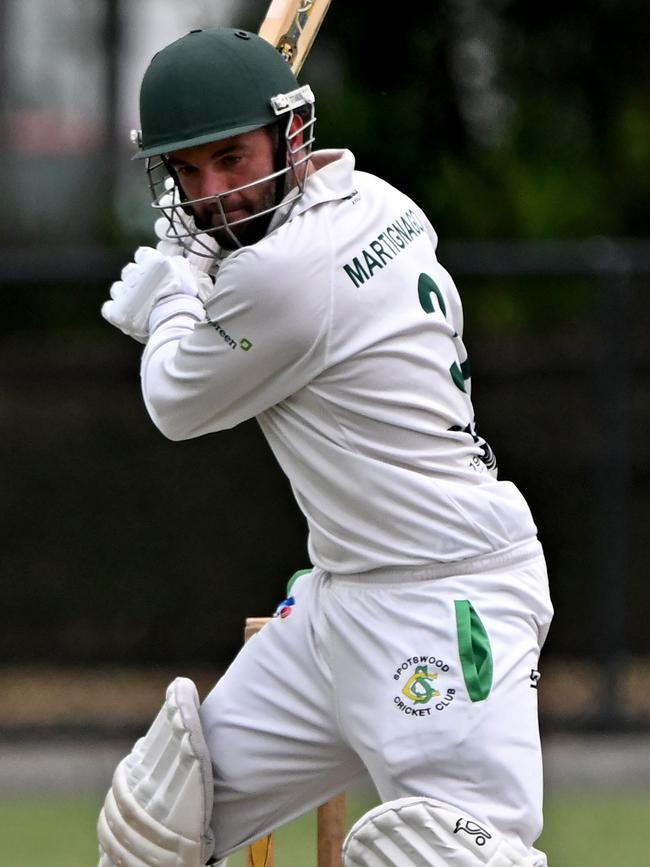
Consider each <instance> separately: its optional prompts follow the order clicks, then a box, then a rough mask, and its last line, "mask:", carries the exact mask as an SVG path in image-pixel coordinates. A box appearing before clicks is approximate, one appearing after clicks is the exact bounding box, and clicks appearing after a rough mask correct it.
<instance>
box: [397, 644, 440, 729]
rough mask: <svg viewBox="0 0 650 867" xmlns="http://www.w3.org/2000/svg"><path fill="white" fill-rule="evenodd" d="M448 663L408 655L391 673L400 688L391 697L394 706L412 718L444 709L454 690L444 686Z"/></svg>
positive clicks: (427, 657) (436, 658)
mask: <svg viewBox="0 0 650 867" xmlns="http://www.w3.org/2000/svg"><path fill="white" fill-rule="evenodd" d="M447 674H449V666H448V665H447V663H446V662H445V661H444V659H439V658H438V657H437V656H431V655H428V654H427V655H422V656H409V657H408V659H405V660H404V661H403V662H401V663H400V664H399V665H398V666H397V668H396V670H395V673H394V674H393V680H394V681H396V683H397V684H398V685H399V687H400V691H399V694H398V695H396V696H395V698H394V699H393V703H394V705H395V708H396V709H397V710H398V711H400V712H401V713H403V714H406V715H407V716H412V717H423V716H431V714H432V713H440V712H441V711H443V710H446V709H447V708H448V707H449V705H450V704H451V703H452V702H453V700H454V697H455V695H456V690H455V689H454V688H453V687H449V686H446V684H445V675H447Z"/></svg>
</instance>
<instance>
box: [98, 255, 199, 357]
mask: <svg viewBox="0 0 650 867" xmlns="http://www.w3.org/2000/svg"><path fill="white" fill-rule="evenodd" d="M135 260H136V261H135V262H130V263H129V264H128V265H125V267H124V268H123V269H122V280H118V281H116V283H114V284H113V285H112V286H111V290H110V295H111V300H110V301H107V302H106V303H105V304H104V305H103V307H102V311H101V312H102V316H103V317H104V319H106V320H107V321H108V322H110V323H111V325H115V326H116V327H117V328H119V329H120V331H123V332H124V333H125V334H128V335H129V336H130V337H134V338H135V339H136V340H139V341H140V342H141V343H146V341H147V338H148V336H149V317H150V315H151V311H152V310H153V308H154V307H155V305H156V304H157V303H158V302H160V301H162V300H163V299H164V298H167V297H169V296H171V295H178V294H183V295H190V296H193V297H199V296H200V297H201V298H206V297H208V296H209V295H210V294H211V292H212V289H213V283H212V280H211V279H210V277H208V275H207V274H204V273H202V272H201V271H199V270H197V269H196V268H195V267H194V266H192V264H191V263H190V262H188V261H187V259H183V258H181V257H179V256H174V257H169V256H164V255H163V254H162V253H160V252H159V251H158V250H154V249H153V248H152V247H140V248H139V249H138V250H137V251H136V254H135Z"/></svg>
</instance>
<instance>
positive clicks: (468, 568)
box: [325, 538, 543, 584]
mask: <svg viewBox="0 0 650 867" xmlns="http://www.w3.org/2000/svg"><path fill="white" fill-rule="evenodd" d="M542 556H543V551H542V546H541V544H540V542H539V540H538V539H536V538H535V539H527V540H526V541H525V542H517V543H516V544H514V545H510V546H508V547H507V548H502V549H501V550H500V551H494V552H493V553H492V554H485V555H484V556H482V557H470V558H469V559H467V560H456V561H454V562H450V563H425V564H423V565H421V566H387V567H382V568H380V569H369V570H368V571H367V572H351V573H342V572H337V573H327V572H326V573H325V574H326V575H327V574H329V575H331V577H332V579H333V580H334V581H337V582H338V581H351V582H354V583H359V582H361V583H365V584H393V583H400V582H404V583H407V582H409V581H429V580H431V579H432V578H451V577H452V576H453V575H473V574H476V573H477V572H490V571H492V570H496V569H502V568H504V567H508V568H510V567H513V566H517V565H519V564H521V563H525V562H526V561H527V560H532V559H535V558H536V557H542Z"/></svg>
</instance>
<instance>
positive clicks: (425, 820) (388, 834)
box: [343, 797, 546, 867]
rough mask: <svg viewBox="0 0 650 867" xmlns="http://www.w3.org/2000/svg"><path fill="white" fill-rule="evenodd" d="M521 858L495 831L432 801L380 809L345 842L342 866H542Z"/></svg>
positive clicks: (415, 800)
mask: <svg viewBox="0 0 650 867" xmlns="http://www.w3.org/2000/svg"><path fill="white" fill-rule="evenodd" d="M541 859H542V860H540V859H539V858H537V857H528V856H522V855H520V854H519V853H518V852H517V851H516V850H515V849H514V847H513V846H512V845H511V844H510V843H509V842H508V841H507V840H505V839H504V838H503V837H502V836H501V835H500V834H498V832H497V831H495V830H494V828H491V827H489V826H487V825H486V824H485V823H483V822H478V821H476V820H475V819H474V818H472V817H471V816H468V815H467V813H462V812H461V811H460V810H458V809H456V808H455V807H451V806H450V805H448V804H443V803H441V802H439V801H434V800H432V799H431V798H423V797H416V798H401V799H399V800H396V801H388V802H387V803H385V804H380V805H379V806H378V807H375V808H374V809H373V810H370V812H368V813H366V814H365V815H364V816H362V817H361V818H360V819H359V821H358V822H357V823H356V824H355V825H353V827H352V828H351V830H350V833H349V834H348V835H347V837H346V838H345V841H344V843H343V863H344V865H345V867H448V865H450V864H453V865H454V867H545V865H546V859H545V858H544V857H543V856H541Z"/></svg>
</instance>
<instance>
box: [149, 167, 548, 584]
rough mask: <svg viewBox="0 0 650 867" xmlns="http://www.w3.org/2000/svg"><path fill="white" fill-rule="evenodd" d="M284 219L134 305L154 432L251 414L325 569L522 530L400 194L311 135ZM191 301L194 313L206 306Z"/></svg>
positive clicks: (402, 558) (432, 255)
mask: <svg viewBox="0 0 650 867" xmlns="http://www.w3.org/2000/svg"><path fill="white" fill-rule="evenodd" d="M313 164H314V166H315V168H316V169H317V171H315V172H314V174H312V175H311V177H310V178H309V180H308V182H307V185H306V189H305V192H304V194H303V196H302V197H301V198H300V199H299V200H298V202H297V204H296V205H295V206H294V208H293V210H292V212H291V215H290V218H289V220H288V221H287V222H285V223H282V224H281V225H279V226H277V227H276V228H273V225H274V224H272V225H271V230H270V231H269V233H268V234H267V235H266V237H264V238H263V239H262V240H260V241H259V242H257V243H256V244H253V245H251V246H248V247H243V248H241V249H239V250H236V251H234V252H233V253H232V254H231V255H230V256H229V257H228V258H227V259H225V260H224V261H223V263H222V264H221V266H220V268H219V270H218V273H217V276H216V281H215V287H214V294H213V295H212V296H211V297H210V298H209V299H207V301H205V307H204V306H203V305H202V304H201V302H199V301H198V299H196V298H191V297H189V296H181V295H177V296H173V297H172V298H170V299H167V300H166V301H163V302H161V303H160V304H159V305H158V306H157V307H156V308H155V310H154V312H153V314H152V317H151V329H152V334H151V337H150V339H149V342H148V344H147V346H146V348H145V351H144V355H143V360H142V388H143V394H144V399H145V403H146V406H147V409H148V411H149V413H150V415H151V417H152V419H153V421H154V422H155V424H156V425H157V426H158V427H159V429H160V430H161V431H162V432H163V433H164V434H165V435H166V436H168V437H169V438H171V439H188V438H191V437H197V436H201V435H203V434H207V433H212V432H214V431H219V430H224V429H227V428H231V427H233V426H235V425H237V424H239V423H240V422H242V421H244V420H246V419H249V418H252V417H255V418H257V420H258V422H259V424H260V426H261V428H262V431H263V432H264V435H265V436H266V439H267V440H268V442H269V444H270V446H271V448H272V450H273V452H274V454H275V456H276V458H277V460H278V461H279V463H280V465H281V467H282V468H283V470H284V472H285V473H286V475H287V477H288V478H289V481H290V483H291V486H292V489H293V492H294V495H295V498H296V500H297V502H298V505H299V507H300V509H301V510H302V512H303V513H304V515H305V517H306V520H307V524H308V528H309V540H308V545H309V553H310V556H311V559H312V562H313V563H314V564H315V565H317V566H320V567H321V568H323V569H326V570H328V571H331V572H339V573H350V572H362V571H366V570H369V569H373V568H378V567H386V566H409V565H418V564H423V563H427V562H430V561H437V562H446V563H449V562H451V561H455V560H460V559H465V558H469V557H476V556H481V555H485V554H487V553H490V552H493V551H498V550H501V549H503V548H505V547H507V546H509V545H512V544H514V543H517V542H520V541H523V540H525V539H529V538H531V537H533V536H535V535H536V532H537V531H536V527H535V524H534V522H533V520H532V517H531V514H530V511H529V508H528V506H527V504H526V502H525V500H524V498H523V497H522V495H521V494H520V493H519V491H518V490H517V488H516V487H515V486H514V485H513V484H512V483H510V482H506V481H497V479H496V478H495V477H494V474H493V473H491V472H490V470H489V467H488V466H486V462H485V461H486V460H487V463H488V464H490V453H489V449H487V447H485V451H487V456H486V454H485V452H484V443H483V441H482V440H480V439H479V438H478V437H477V436H476V435H475V434H474V428H473V425H474V412H473V408H472V403H471V398H470V382H469V378H468V376H469V368H468V364H467V355H466V351H465V348H464V346H463V343H462V331H463V314H462V308H461V302H460V299H459V296H458V292H457V289H456V287H455V285H454V282H453V280H452V279H451V277H450V275H449V274H448V273H447V271H446V270H445V269H444V268H443V267H442V266H441V265H440V263H439V262H438V261H437V259H436V245H437V237H436V234H435V232H434V230H433V228H432V227H431V225H430V224H429V222H428V220H427V219H426V217H425V216H424V214H423V213H422V211H421V210H420V209H419V208H418V207H417V205H415V204H414V202H413V201H412V200H411V199H409V198H408V197H407V196H405V195H403V194H402V193H400V192H399V191H398V190H396V189H395V188H394V187H392V186H390V185H389V184H387V183H385V182H384V181H382V180H380V179H379V178H377V177H374V176H372V175H369V174H366V173H363V172H358V171H355V170H354V157H353V155H352V154H351V153H350V152H349V151H318V152H316V153H315V154H314V156H313ZM206 312H207V318H206Z"/></svg>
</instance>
